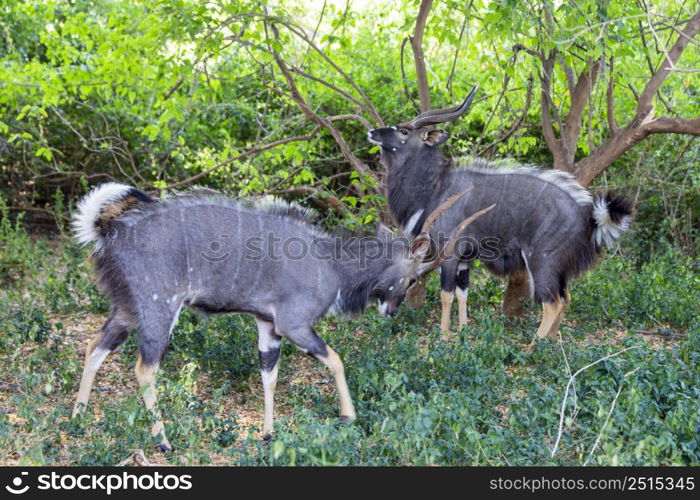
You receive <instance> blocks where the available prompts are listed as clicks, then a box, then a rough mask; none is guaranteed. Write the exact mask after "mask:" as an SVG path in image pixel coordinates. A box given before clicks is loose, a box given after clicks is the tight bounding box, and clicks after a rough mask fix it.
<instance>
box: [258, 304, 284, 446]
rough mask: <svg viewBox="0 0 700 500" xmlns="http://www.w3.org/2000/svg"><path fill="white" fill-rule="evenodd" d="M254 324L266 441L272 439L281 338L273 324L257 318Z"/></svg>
mask: <svg viewBox="0 0 700 500" xmlns="http://www.w3.org/2000/svg"><path fill="white" fill-rule="evenodd" d="M255 323H256V324H257V325H258V354H259V356H260V373H261V375H262V383H263V391H264V394H265V406H264V417H263V439H265V440H268V439H270V438H271V437H272V424H273V421H274V404H275V388H276V387H277V373H278V371H279V360H280V344H281V338H280V336H279V335H276V334H275V331H274V330H275V325H274V324H273V323H271V322H269V321H264V320H262V319H259V318H257V317H256V318H255Z"/></svg>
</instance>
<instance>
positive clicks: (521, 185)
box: [368, 88, 632, 338]
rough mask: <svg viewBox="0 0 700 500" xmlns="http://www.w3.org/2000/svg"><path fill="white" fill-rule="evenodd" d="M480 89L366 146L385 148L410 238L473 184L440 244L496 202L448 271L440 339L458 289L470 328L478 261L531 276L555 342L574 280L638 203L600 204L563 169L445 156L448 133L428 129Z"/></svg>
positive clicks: (390, 190) (443, 225)
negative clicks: (470, 294) (470, 289)
mask: <svg viewBox="0 0 700 500" xmlns="http://www.w3.org/2000/svg"><path fill="white" fill-rule="evenodd" d="M474 91H475V88H474V89H472V92H471V93H470V94H469V96H468V97H467V99H466V100H465V101H464V102H463V103H462V104H461V105H458V106H455V107H452V108H448V109H441V110H432V111H427V112H424V113H421V114H420V115H419V116H417V117H416V118H414V119H413V120H411V121H410V122H406V123H401V124H399V125H396V126H393V127H388V128H380V129H375V130H371V131H369V132H368V139H369V141H370V142H371V143H373V144H377V145H379V146H380V147H381V160H382V163H383V164H384V166H385V167H386V169H387V178H386V185H387V194H388V201H389V211H390V212H391V215H392V217H393V218H394V220H395V221H396V222H397V223H398V224H400V225H401V226H402V227H403V230H404V231H405V232H407V233H408V234H418V232H420V230H421V226H422V224H423V221H424V220H425V216H426V214H428V213H430V211H431V209H432V208H433V207H435V206H437V205H439V204H440V203H442V201H443V200H445V199H446V198H448V197H450V196H451V195H452V194H454V193H456V192H459V191H460V190H463V189H464V188H465V186H469V185H473V186H474V187H475V194H474V195H473V196H470V197H465V198H463V199H462V200H460V202H459V203H458V204H457V205H456V206H455V207H454V208H452V209H451V210H450V211H449V212H447V213H446V215H445V216H444V217H442V218H441V219H440V220H439V221H438V223H437V224H436V225H435V227H434V228H433V230H432V231H431V234H432V235H433V236H435V234H436V232H443V233H444V232H445V231H449V229H450V228H452V227H455V226H456V225H457V224H459V222H460V221H461V220H462V219H463V218H464V214H468V213H471V212H473V211H474V208H475V207H481V206H485V205H490V204H493V203H498V207H497V208H496V209H495V210H493V211H491V212H490V213H489V214H487V215H485V216H484V217H482V218H481V219H479V220H478V221H476V222H475V223H474V224H472V225H471V226H470V227H469V228H468V229H467V230H466V231H465V233H464V237H466V238H467V239H468V240H469V241H470V244H469V245H466V244H465V245H463V246H460V247H458V249H457V254H456V256H455V257H453V258H451V259H449V260H447V261H446V262H445V263H444V264H443V265H442V268H441V288H442V292H441V298H442V321H441V331H442V335H443V337H444V338H447V337H448V336H449V327H450V309H451V305H452V302H453V299H454V295H455V289H456V290H457V297H458V305H459V326H460V327H461V326H463V325H464V324H465V323H466V321H467V314H466V297H467V286H468V284H469V261H471V260H473V259H476V258H480V259H481V261H482V262H483V263H484V265H485V266H486V267H487V268H488V269H489V270H490V271H492V272H493V273H495V274H496V275H498V276H510V277H511V278H514V277H516V276H526V277H527V280H528V282H529V289H530V295H531V297H532V298H534V300H535V301H537V302H540V303H542V304H543V316H542V321H541V323H540V326H539V329H538V330H537V337H535V338H538V337H545V336H553V335H556V334H557V331H558V329H559V324H560V322H561V320H562V317H563V314H564V310H565V309H566V307H567V306H568V304H569V301H570V297H569V293H568V291H567V288H568V284H569V281H570V280H571V279H572V278H574V277H576V276H577V275H579V274H581V273H582V272H584V271H586V270H588V269H590V268H591V267H593V265H594V260H595V257H596V254H597V253H598V252H599V251H600V249H601V246H602V244H603V243H605V244H606V245H608V246H609V245H611V244H612V243H613V242H614V241H615V240H617V239H618V238H619V237H620V236H621V234H622V233H623V232H624V231H626V230H627V229H628V228H629V226H630V222H631V219H632V217H631V212H632V210H631V205H630V203H629V202H628V201H626V200H624V199H622V198H620V197H617V196H613V195H612V194H609V193H608V194H605V195H602V196H597V197H596V198H595V199H594V198H592V197H591V195H590V194H589V192H588V191H587V190H585V189H584V188H583V187H581V185H580V184H578V182H577V181H576V179H575V178H574V177H573V176H571V175H570V174H568V173H565V172H561V171H558V170H538V169H534V168H525V167H516V168H499V167H497V166H495V165H493V164H490V163H488V162H486V161H483V160H461V161H454V160H452V159H451V158H446V157H445V156H444V155H443V154H442V153H441V152H440V150H439V146H440V145H441V144H442V143H444V142H445V141H446V140H447V139H448V137H449V135H448V134H447V133H446V132H444V131H442V130H435V129H432V128H431V126H432V125H434V124H437V123H444V122H448V121H451V120H455V119H456V118H458V117H460V116H461V115H463V114H464V113H465V112H466V111H467V109H468V108H469V106H470V104H471V101H472V99H473V97H474ZM482 245H483V246H482ZM485 250H487V251H485Z"/></svg>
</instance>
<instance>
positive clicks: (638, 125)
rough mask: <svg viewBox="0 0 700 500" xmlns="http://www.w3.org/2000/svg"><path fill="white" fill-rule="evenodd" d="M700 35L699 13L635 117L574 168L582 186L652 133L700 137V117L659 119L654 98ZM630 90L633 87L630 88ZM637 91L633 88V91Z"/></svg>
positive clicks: (648, 86) (640, 100) (641, 99)
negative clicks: (687, 48) (683, 54)
mask: <svg viewBox="0 0 700 500" xmlns="http://www.w3.org/2000/svg"><path fill="white" fill-rule="evenodd" d="M698 32H700V11H698V12H696V13H695V15H694V16H693V17H692V18H691V19H690V21H688V24H687V25H686V26H685V28H683V30H682V31H681V35H679V37H678V39H677V40H676V43H675V44H674V45H673V47H671V50H669V51H668V52H667V53H665V54H668V55H667V56H666V55H665V56H664V61H662V63H661V64H660V66H659V68H658V69H657V70H656V72H655V73H654V74H653V75H652V77H651V79H650V80H649V81H648V82H647V84H646V86H645V87H644V90H643V91H642V93H641V94H640V95H639V98H638V100H637V111H636V115H635V117H634V118H633V119H632V121H630V122H629V123H628V124H627V125H626V126H625V127H623V128H622V129H619V131H618V133H617V134H615V135H614V136H613V137H612V138H611V139H610V140H609V141H608V142H606V143H605V144H603V145H601V146H599V147H598V148H596V149H595V150H594V151H593V152H592V153H591V154H590V155H589V156H587V157H586V158H583V159H582V160H580V161H579V162H577V163H576V165H575V170H574V172H575V175H576V177H577V179H578V180H579V182H580V183H581V184H582V185H583V186H587V185H588V184H589V183H590V182H591V181H592V180H593V179H594V178H595V177H596V176H597V175H598V174H600V173H601V172H602V171H603V170H605V169H606V168H607V167H608V166H609V165H610V164H611V163H612V162H613V161H615V160H616V159H617V158H619V157H620V156H621V155H622V154H623V153H624V152H625V151H627V150H629V149H630V148H632V147H633V146H634V145H635V144H637V143H638V142H639V141H641V140H643V139H644V138H646V137H647V136H649V135H650V134H668V133H677V134H690V135H695V136H697V135H700V117H696V118H691V119H683V118H670V117H659V118H653V112H654V107H653V103H652V101H653V98H654V95H655V94H656V93H657V92H658V90H659V88H660V87H661V85H662V84H663V82H664V80H665V79H666V77H667V76H668V75H669V73H670V72H671V70H672V65H675V64H676V62H678V59H679V58H680V56H681V54H682V53H683V50H684V49H685V48H686V46H687V45H688V43H689V41H690V40H691V39H692V38H694V37H695V36H696V35H697V33H698ZM630 88H631V87H630ZM632 90H633V91H634V89H632Z"/></svg>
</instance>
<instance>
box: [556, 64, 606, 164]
mask: <svg viewBox="0 0 700 500" xmlns="http://www.w3.org/2000/svg"><path fill="white" fill-rule="evenodd" d="M599 69H600V61H590V62H589V64H588V66H587V67H586V69H584V70H583V71H582V72H581V74H580V75H579V77H578V81H577V82H576V86H575V87H574V91H573V93H572V94H571V105H570V106H569V114H568V115H567V117H566V125H564V131H563V132H562V139H564V138H565V139H566V140H565V143H564V144H565V148H566V149H567V153H568V155H567V163H568V164H573V161H574V155H575V154H576V144H578V138H579V136H580V134H581V121H582V120H581V118H582V114H583V108H584V107H585V106H586V103H587V102H588V100H589V98H590V96H591V89H592V87H593V84H594V83H595V81H596V78H597V77H598V70H599Z"/></svg>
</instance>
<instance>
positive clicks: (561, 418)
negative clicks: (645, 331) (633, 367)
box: [551, 345, 639, 457]
mask: <svg viewBox="0 0 700 500" xmlns="http://www.w3.org/2000/svg"><path fill="white" fill-rule="evenodd" d="M638 347H639V346H636V345H635V346H631V347H626V348H625V349H622V350H621V351H617V352H616V353H614V354H609V355H608V356H604V357H602V358H600V359H598V360H596V361H594V362H593V363H589V364H587V365H586V366H584V367H583V368H581V369H579V370H578V371H577V372H576V373H574V374H573V375H572V376H571V377H570V378H569V382H568V383H567V384H566V391H565V392H564V399H563V400H562V402H561V412H560V414H559V432H558V433H557V440H556V441H555V443H554V447H553V448H552V454H551V456H552V457H554V455H556V453H557V449H558V448H559V441H560V440H561V435H562V433H563V432H564V412H565V411H566V400H567V399H568V397H569V389H570V388H571V384H573V383H574V379H575V378H576V377H577V376H578V375H579V374H580V373H581V372H583V371H585V370H587V369H589V368H590V367H592V366H595V365H597V364H598V363H602V362H603V361H607V360H608V359H611V358H614V357H615V356H619V355H620V354H622V353H623V352H626V351H629V350H630V349H637V348H638Z"/></svg>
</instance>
